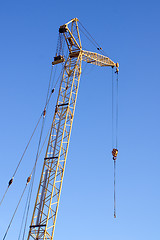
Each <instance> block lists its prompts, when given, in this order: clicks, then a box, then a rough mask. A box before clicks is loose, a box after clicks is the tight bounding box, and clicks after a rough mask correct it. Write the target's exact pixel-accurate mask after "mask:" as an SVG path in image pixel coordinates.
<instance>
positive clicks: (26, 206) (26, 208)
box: [18, 128, 50, 240]
mask: <svg viewBox="0 0 160 240" xmlns="http://www.w3.org/2000/svg"><path fill="white" fill-rule="evenodd" d="M49 133H50V128H49V130H48V132H47V135H46V137H45V140H44V142H43V144H42V147H41V149H40V151H39V155H38V159H39V157H40V155H41V152H42V150H43V147H44V145H45V142H46V140H47V139H48V136H49ZM38 159H37V160H38ZM34 168H35V164H34V166H33V169H32V171H31V173H32V172H33V171H34ZM29 196H30V188H29V192H28V197H27V200H26V205H25V210H24V214H23V218H22V223H21V227H20V232H19V237H18V240H20V235H21V232H22V226H23V222H24V218H25V214H26V210H27V211H28V212H29V209H28V202H29ZM26 219H27V214H26ZM26 219H25V226H24V230H23V235H24V236H25V233H24V232H25V231H26V223H27V221H26Z"/></svg>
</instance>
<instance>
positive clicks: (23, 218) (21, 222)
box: [18, 192, 29, 240]
mask: <svg viewBox="0 0 160 240" xmlns="http://www.w3.org/2000/svg"><path fill="white" fill-rule="evenodd" d="M28 200H29V192H28V196H27V200H26V204H25V208H24V213H23V217H22V221H21V227H20V231H19V236H18V240H20V237H21V232H22V227H23V223H24V218H25V214H26V210H27V203H28Z"/></svg>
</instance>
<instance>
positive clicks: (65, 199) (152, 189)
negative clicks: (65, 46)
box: [0, 0, 160, 240]
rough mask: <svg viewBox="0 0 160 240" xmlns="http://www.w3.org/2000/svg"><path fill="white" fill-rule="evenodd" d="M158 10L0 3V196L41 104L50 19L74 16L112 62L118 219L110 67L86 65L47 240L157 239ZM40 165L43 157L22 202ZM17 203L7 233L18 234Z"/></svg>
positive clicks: (125, 4) (10, 202)
mask: <svg viewBox="0 0 160 240" xmlns="http://www.w3.org/2000/svg"><path fill="white" fill-rule="evenodd" d="M159 9H160V3H159V1H154V0H153V1H141V0H140V1H137V0H135V1H117V0H115V1H105V0H103V1H102V0H100V1H90V0H88V1H84V0H81V1H77V2H76V1H71V0H68V1H64V0H61V1H51V0H48V1H37V0H34V1H31V0H28V1H17V0H15V1H1V2H0V32H1V34H0V36H1V37H0V79H1V87H0V106H1V120H0V122H1V124H0V146H1V147H0V149H1V151H0V152H1V161H0V169H1V174H0V197H1V196H2V195H3V193H4V190H5V188H6V186H7V184H8V180H9V179H10V177H11V176H12V174H13V171H14V169H15V167H16V165H17V163H18V160H19V159H20V156H21V154H22V152H23V149H24V147H25V145H26V143H27V141H28V139H29V137H30V135H31V132H32V130H33V128H34V126H35V124H36V121H37V119H38V118H39V115H40V113H41V111H42V110H43V106H44V102H45V97H46V92H47V86H48V81H49V75H50V69H51V62H52V59H53V57H54V54H55V51H56V43H57V37H58V28H59V26H60V25H62V24H64V23H66V22H68V21H69V20H70V19H72V18H74V17H77V18H78V19H79V20H80V21H81V22H82V23H83V25H84V26H85V27H86V28H87V30H88V31H89V32H90V33H91V34H92V35H93V36H94V38H95V39H96V40H97V42H98V43H99V44H100V45H102V47H103V49H104V50H105V51H106V52H107V53H108V55H109V56H110V58H111V59H113V61H118V62H119V63H120V74H119V78H120V80H119V156H118V159H117V219H114V218H113V161H112V157H111V150H112V141H111V140H112V136H111V120H112V119H111V70H110V69H101V68H98V67H95V68H94V67H93V68H91V70H90V71H88V73H87V74H86V75H85V74H84V76H82V79H81V82H80V89H79V95H78V101H77V106H76V112H75V118H74V123H73V129H72V135H71V142H70V147H69V154H68V159H67V165H66V170H65V177H64V182H63V183H64V184H63V190H62V195H61V200H60V207H59V213H58V218H57V223H56V231H55V239H56V240H60V239H70V240H72V239H74V240H75V239H76V240H80V239H83V240H87V239H92V240H96V239H101V240H106V239H109V240H143V239H145V240H151V239H159V236H160V230H159V215H160V208H159V202H160V191H159V183H160V181H159V169H160V161H159V134H160V129H159V122H160V111H159V101H160V96H159V89H160V77H159V65H160V60H159V56H160V47H159V42H160V28H159V24H160V16H159ZM82 45H83V43H82ZM88 50H89V49H88ZM47 124H48V125H47V126H46V129H47V128H48V127H49V121H48V123H47ZM44 135H45V134H44ZM36 149H37V143H36V139H34V140H33V143H32V146H31V149H30V151H29V153H28V154H27V155H26V158H25V159H24V162H23V163H22V165H21V167H20V169H19V170H18V173H17V176H16V178H15V181H14V184H13V186H12V188H11V189H10V191H9V192H8V194H7V196H6V199H5V201H4V202H3V205H2V206H1V207H0V239H2V237H3V235H4V232H5V230H6V228H7V225H8V223H9V220H10V218H11V216H12V214H13V211H14V208H15V206H16V203H17V201H18V198H19V196H20V194H21V192H22V189H23V186H24V184H25V181H26V178H27V177H28V174H29V172H30V170H31V169H32V166H33V162H34V160H35V152H36ZM42 163H43V156H42V157H41V160H40V161H39V165H38V167H37V174H36V180H35V188H34V196H33V198H32V206H31V208H33V205H34V200H35V195H36V188H37V184H38V182H39V174H40V172H41V167H42ZM25 198H26V195H25ZM25 198H24V200H25ZM23 205H24V202H23V203H22V204H21V208H20V209H19V211H18V213H17V215H16V217H15V221H14V223H13V225H12V226H11V228H10V231H9V233H8V236H7V238H6V239H8V240H11V239H18V233H19V227H20V223H21V218H22V214H23ZM29 218H30V219H31V213H30V216H29ZM29 222H30V220H29Z"/></svg>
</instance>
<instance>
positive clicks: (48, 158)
mask: <svg viewBox="0 0 160 240" xmlns="http://www.w3.org/2000/svg"><path fill="white" fill-rule="evenodd" d="M69 25H70V27H69ZM59 34H62V35H63V37H64V39H65V41H66V44H67V47H68V58H67V59H64V57H63V53H62V51H61V50H59V51H58V55H56V57H55V58H54V61H53V62H52V65H56V64H59V63H63V62H65V65H64V68H63V74H62V79H61V84H60V88H59V94H58V99H57V103H56V107H55V111H54V117H53V122H52V126H51V131H50V136H49V141H48V146H47V150H46V155H45V158H44V164H43V169H42V174H41V179H40V183H39V188H38V193H37V197H36V202H35V206H34V211H33V216H32V221H31V225H30V230H29V235H28V240H31V239H35V240H40V239H43V240H50V239H51V240H52V239H53V235H54V230H55V223H56V218H57V212H58V206H59V201H60V194H61V189H62V182H63V177H64V170H65V165H66V158H67V152H68V147H69V141H70V135H71V129H72V123H73V118H74V112H75V106H76V100H77V94H78V88H79V82H80V76H81V63H82V60H84V61H86V62H88V63H92V64H95V65H98V66H111V67H116V68H117V66H118V65H117V64H116V63H114V62H113V61H111V60H110V59H109V58H108V57H105V56H102V55H100V54H96V53H92V52H88V51H83V50H82V45H81V40H80V35H79V28H78V19H77V18H74V19H72V20H71V21H70V22H68V23H67V24H65V25H62V26H60V28H59Z"/></svg>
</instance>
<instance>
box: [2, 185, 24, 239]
mask: <svg viewBox="0 0 160 240" xmlns="http://www.w3.org/2000/svg"><path fill="white" fill-rule="evenodd" d="M27 185H28V184H26V185H25V187H24V190H23V192H22V195H21V197H20V199H19V202H18V204H17V207H16V209H15V211H14V213H13V216H12V218H11V221H10V223H9V225H8V227H7V230H6V232H5V234H4V237H3V240H4V239H5V238H6V236H7V233H8V231H9V228H10V226H11V224H12V221H13V219H14V216H15V214H16V212H17V209H18V207H19V205H20V202H21V200H22V197H23V195H24V193H25V190H26V187H27Z"/></svg>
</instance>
